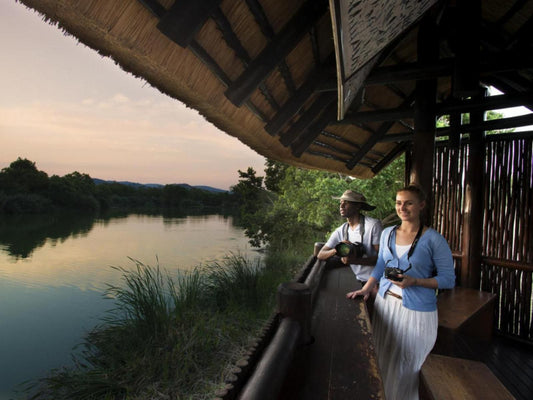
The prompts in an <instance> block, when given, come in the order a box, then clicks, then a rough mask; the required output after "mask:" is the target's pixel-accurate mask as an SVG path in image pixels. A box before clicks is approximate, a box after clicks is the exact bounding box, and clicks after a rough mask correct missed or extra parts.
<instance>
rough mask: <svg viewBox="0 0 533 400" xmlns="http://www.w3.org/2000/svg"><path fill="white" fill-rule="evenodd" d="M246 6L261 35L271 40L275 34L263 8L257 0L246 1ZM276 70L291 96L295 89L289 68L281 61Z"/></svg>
mask: <svg viewBox="0 0 533 400" xmlns="http://www.w3.org/2000/svg"><path fill="white" fill-rule="evenodd" d="M246 4H247V5H248V9H249V10H250V11H251V13H252V14H253V16H254V18H255V21H256V22H257V24H258V25H259V28H260V29H261V32H263V35H265V37H267V38H268V39H269V40H272V39H273V38H274V36H275V32H274V29H272V26H271V25H270V22H268V18H267V16H266V14H265V11H264V10H263V6H262V5H261V4H260V3H259V2H258V1H257V0H246ZM278 68H279V72H280V74H281V76H282V78H283V81H284V82H285V86H287V90H288V91H289V93H290V94H291V95H292V94H293V93H294V91H295V90H296V87H295V85H294V81H293V80H292V75H291V72H290V70H289V66H288V65H287V63H286V62H285V60H283V61H282V62H281V63H280V64H279V65H278Z"/></svg>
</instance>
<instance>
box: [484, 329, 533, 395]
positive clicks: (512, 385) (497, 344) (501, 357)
mask: <svg viewBox="0 0 533 400" xmlns="http://www.w3.org/2000/svg"><path fill="white" fill-rule="evenodd" d="M483 358H484V359H483V361H484V362H485V364H487V366H488V367H489V368H490V369H491V371H492V372H493V373H494V375H496V376H497V377H498V379H499V380H500V381H501V382H502V383H503V384H504V385H505V387H506V388H507V389H508V390H509V391H510V392H511V393H512V394H513V396H515V397H516V399H517V400H531V399H533V346H531V345H527V344H521V343H518V342H516V341H514V340H510V339H506V338H503V337H495V338H494V339H493V341H492V343H491V344H490V346H489V348H488V351H487V352H486V354H485V356H484V357H483Z"/></svg>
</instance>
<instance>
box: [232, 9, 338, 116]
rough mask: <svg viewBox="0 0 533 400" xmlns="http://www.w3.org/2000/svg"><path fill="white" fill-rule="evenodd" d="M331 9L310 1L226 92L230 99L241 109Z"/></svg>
mask: <svg viewBox="0 0 533 400" xmlns="http://www.w3.org/2000/svg"><path fill="white" fill-rule="evenodd" d="M327 5H328V3H327V2H326V1H324V0H320V1H313V0H308V1H307V2H306V3H305V4H304V5H303V6H302V7H301V8H300V10H298V12H297V13H296V14H295V15H294V16H293V17H292V18H291V20H290V21H289V22H288V23H287V25H285V27H284V28H283V29H282V30H281V31H280V32H279V33H278V34H277V35H276V36H275V37H274V38H273V40H272V41H271V42H270V43H269V44H268V45H267V46H266V47H265V48H264V49H263V51H262V52H261V53H260V54H259V56H258V57H257V58H256V59H254V60H252V62H251V63H250V65H249V67H248V68H247V69H246V70H245V71H244V72H243V73H242V74H241V76H239V77H238V78H237V80H236V81H235V82H233V84H232V85H230V87H229V88H228V89H227V90H226V92H225V94H226V97H227V98H228V99H229V100H230V101H231V102H232V103H233V104H235V105H236V106H238V107H239V106H241V105H242V103H243V102H244V101H245V100H246V99H248V98H249V97H250V95H251V94H252V93H253V92H254V90H256V88H257V87H258V86H259V84H260V83H261V82H263V81H264V80H265V79H266V78H267V76H268V75H269V74H270V73H271V72H272V70H273V69H274V68H275V67H276V66H277V65H279V63H280V62H281V60H282V59H284V58H285V57H286V56H287V55H288V54H289V53H290V52H291V51H292V49H293V48H294V47H295V46H296V44H297V43H298V42H299V41H300V40H301V38H302V37H303V36H304V35H305V34H306V32H308V31H309V29H311V27H312V26H313V25H314V24H315V23H316V22H317V21H318V20H319V18H320V17H322V16H323V15H324V13H325V12H326V11H327V9H328V8H327Z"/></svg>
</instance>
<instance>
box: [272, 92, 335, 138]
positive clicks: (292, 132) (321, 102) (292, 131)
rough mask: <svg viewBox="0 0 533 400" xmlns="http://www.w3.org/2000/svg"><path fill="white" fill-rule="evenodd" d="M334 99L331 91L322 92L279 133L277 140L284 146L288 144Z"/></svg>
mask: <svg viewBox="0 0 533 400" xmlns="http://www.w3.org/2000/svg"><path fill="white" fill-rule="evenodd" d="M335 100H336V96H335V94H333V93H323V94H321V95H320V96H318V98H317V99H316V100H315V102H314V103H313V104H312V105H311V107H309V109H307V110H306V111H305V113H304V114H303V115H302V116H301V117H300V119H299V120H298V121H296V122H295V123H294V124H293V125H292V126H291V127H290V128H289V130H288V131H287V132H285V133H284V134H283V135H281V137H280V139H279V141H280V142H281V144H282V145H283V146H285V147H287V146H289V145H290V144H291V143H292V142H294V141H295V140H297V139H298V137H299V136H300V135H301V134H302V132H303V131H305V130H306V129H307V128H308V127H309V126H310V125H311V124H312V123H313V121H314V120H315V119H316V118H317V116H318V115H320V113H321V112H322V110H324V108H325V107H327V106H328V105H329V104H331V103H332V102H334V101H335Z"/></svg>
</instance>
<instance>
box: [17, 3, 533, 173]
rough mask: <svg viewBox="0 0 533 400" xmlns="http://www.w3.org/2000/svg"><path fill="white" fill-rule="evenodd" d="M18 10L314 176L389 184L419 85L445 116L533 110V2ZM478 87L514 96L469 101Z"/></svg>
mask: <svg viewBox="0 0 533 400" xmlns="http://www.w3.org/2000/svg"><path fill="white" fill-rule="evenodd" d="M20 1H21V2H22V3H24V4H25V5H27V6H28V7H31V8H33V9H35V10H37V11H38V12H40V13H42V14H43V15H44V17H45V19H46V20H48V21H49V22H53V23H57V25H58V26H59V27H60V28H61V29H63V30H64V31H66V32H68V33H69V34H71V35H74V36H75V37H76V38H78V39H79V40H80V41H81V42H83V43H85V44H86V45H88V46H90V47H92V48H94V49H95V50H97V51H98V52H99V53H101V54H103V55H105V56H109V57H111V58H112V59H113V60H115V62H116V63H117V64H119V65H120V66H121V67H122V68H123V69H124V70H126V71H129V72H131V73H132V74H134V75H136V76H139V77H141V78H142V79H144V80H146V81H147V82H149V83H150V84H151V85H153V86H155V87H156V88H158V89H159V90H160V91H161V92H163V93H166V94H168V95H169V96H171V97H173V98H176V99H178V100H180V101H182V102H183V103H185V104H186V105H187V106H188V107H191V108H194V109H196V110H198V111H199V112H200V113H201V114H202V115H203V116H204V117H205V118H206V119H207V120H208V121H210V122H212V123H213V124H214V125H216V126H217V127H218V128H219V129H221V130H222V131H224V132H226V133H227V134H229V135H232V136H235V137H237V138H239V140H241V141H242V142H243V143H245V144H246V145H248V146H249V147H251V148H252V149H254V150H255V151H257V152H258V153H260V154H261V155H263V156H265V157H267V158H271V159H274V160H279V161H284V162H286V163H289V164H292V165H296V166H301V167H306V168H315V169H323V170H329V171H336V172H341V173H344V174H349V175H352V176H357V177H361V178H369V177H372V176H373V175H374V174H375V173H377V172H379V171H380V170H381V169H382V168H383V167H384V166H385V165H387V163H388V162H390V161H391V160H392V159H394V158H395V157H396V156H398V155H399V154H401V153H402V152H403V151H405V150H406V149H407V148H408V147H409V145H410V141H411V140H412V136H413V131H414V129H415V127H414V122H413V121H414V120H413V116H414V108H413V104H414V99H415V95H414V91H415V86H416V82H417V80H421V79H436V80H437V87H438V92H437V112H438V115H441V114H450V113H456V112H469V111H471V110H474V109H480V108H482V109H497V108H503V107H508V106H511V105H526V106H530V104H531V103H533V101H532V97H531V85H532V68H533V63H532V56H531V53H532V52H531V50H532V38H533V35H532V30H533V18H532V16H533V0H523V1H522V0H515V1H513V0H483V1H481V0H478V1H475V0H473V1H454V0H448V1H436V0H427V1H414V0H412V1H405V0H404V1H400V0H398V1H395V0H394V1H393V0H391V1H388V2H384V1H378V0H366V1H365V0H363V1H342V0H341V1H337V0H330V2H329V3H328V1H326V0H309V1H302V0H291V1H286V0H194V1H192V0H191V1H176V2H175V1H174V0H114V1H109V0H20ZM385 3H386V4H387V6H386V7H385V6H384V5H383V4H385ZM422 3H423V4H422ZM476 3H477V5H478V8H477V9H476ZM421 4H422V5H423V7H421V6H420V5H421ZM417 5H418V6H420V8H419V9H418V10H415V11H413V10H411V9H409V7H411V6H413V7H415V8H416V6H417ZM343 7H344V8H343ZM350 7H351V8H350ZM402 7H404V8H402ZM405 7H407V9H405ZM330 10H337V11H338V12H337V13H333V18H332V13H331V12H330ZM343 10H348V12H345V11H343ZM417 12H418V13H420V14H421V15H418V14H417ZM347 15H348V18H346V17H347ZM413 16H414V17H413ZM357 18H359V20H358V19H357ZM332 20H333V21H334V26H335V29H334V28H332ZM354 21H355V22H354ZM361 23H364V25H362V24H361ZM357 29H358V30H357ZM354 32H356V33H357V35H355V34H354ZM419 32H422V34H420V35H419ZM350 34H351V35H352V36H351V37H352V38H353V37H355V36H357V37H356V38H355V39H354V40H353V41H352V42H350V43H347V40H348V39H350ZM343 35H344V36H345V37H344V38H342V36H343ZM361 37H364V40H360V38H361ZM335 45H338V47H339V48H338V49H337V52H336V51H335ZM343 45H344V48H342V46H343ZM350 45H351V46H350ZM356 58H357V60H356ZM356 61H357V62H356ZM350 62H351V63H352V64H350ZM350 65H351V66H352V67H353V69H352V70H351V69H350ZM480 82H481V83H482V84H484V85H491V86H494V87H496V88H498V89H499V90H501V91H502V92H503V93H505V95H503V96H499V97H498V98H494V99H492V100H490V101H489V100H487V99H479V100H476V99H473V100H472V99H471V100H466V99H467V98H468V97H469V96H472V95H474V94H475V93H476V92H477V87H478V84H479V83H480ZM339 113H340V116H341V117H343V119H342V120H341V121H338V120H337V117H338V116H339ZM530 124H533V120H531V118H529V119H527V118H525V119H524V118H522V119H520V120H515V121H511V122H509V123H506V122H502V125H501V126H500V127H502V128H503V127H515V126H519V125H530ZM460 129H462V130H463V131H466V130H467V129H468V127H465V128H460ZM449 133H450V132H449V130H444V131H443V132H440V133H439V134H441V135H448V134H449ZM176 134H179V133H176Z"/></svg>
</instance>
